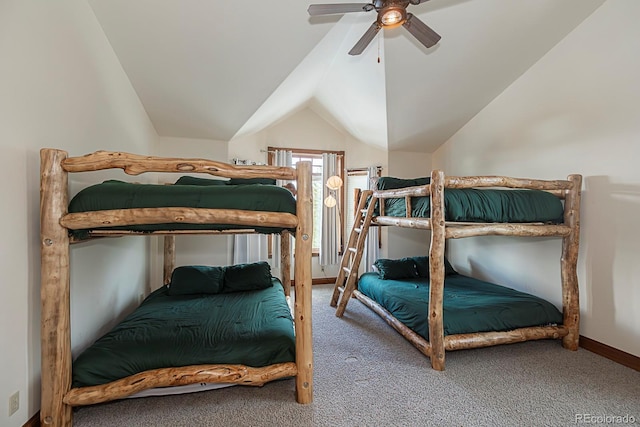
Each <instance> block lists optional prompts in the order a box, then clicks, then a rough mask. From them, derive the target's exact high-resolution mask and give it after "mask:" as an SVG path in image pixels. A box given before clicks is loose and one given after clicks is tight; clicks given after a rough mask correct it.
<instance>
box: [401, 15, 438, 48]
mask: <svg viewBox="0 0 640 427" xmlns="http://www.w3.org/2000/svg"><path fill="white" fill-rule="evenodd" d="M402 26H403V27H405V28H406V29H407V31H409V32H410V33H411V34H412V35H413V36H414V37H415V38H416V39H418V41H419V42H420V43H422V44H423V45H425V46H426V47H431V46H433V45H435V44H436V43H438V41H439V40H440V38H441V37H440V35H439V34H438V33H436V32H435V31H433V30H432V29H431V28H429V27H428V26H427V24H425V23H424V22H422V21H421V20H419V19H418V18H416V17H415V16H414V15H413V13H407V20H406V21H405V23H404V24H402Z"/></svg>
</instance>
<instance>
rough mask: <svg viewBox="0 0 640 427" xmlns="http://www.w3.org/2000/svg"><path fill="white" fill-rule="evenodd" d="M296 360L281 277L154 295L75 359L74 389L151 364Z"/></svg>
mask: <svg viewBox="0 0 640 427" xmlns="http://www.w3.org/2000/svg"><path fill="white" fill-rule="evenodd" d="M294 361H295V337H294V328H293V318H292V316H291V311H290V309H289V306H288V304H287V301H286V298H285V295H284V290H283V288H282V285H281V284H280V281H279V280H278V279H276V278H272V286H271V287H269V288H267V289H263V290H258V291H244V292H230V293H223V294H213V295H180V296H175V295H174V296H171V295H168V294H167V287H166V286H163V287H162V288H160V289H158V290H156V291H155V292H153V293H151V294H150V295H149V296H148V297H147V298H146V299H145V300H144V301H143V302H142V304H141V305H140V306H139V307H138V308H136V309H135V310H134V312H133V313H131V314H130V315H129V316H127V317H126V318H125V319H124V320H123V321H122V322H121V323H119V324H118V325H117V326H116V327H114V328H113V329H112V330H111V331H110V332H108V333H107V334H105V335H104V336H102V337H101V338H100V339H98V340H97V341H96V342H95V343H93V344H92V345H91V346H90V347H89V348H87V349H86V350H85V351H83V352H82V353H81V354H80V355H79V356H78V357H77V358H76V359H75V360H74V362H73V368H72V369H73V376H72V381H73V387H83V386H91V385H99V384H106V383H108V382H111V381H114V380H117V379H120V378H124V377H127V376H130V375H133V374H136V373H139V372H143V371H146V370H149V369H157V368H166V367H179V366H188V365H200V364H242V365H246V366H252V367H262V366H268V365H271V364H276V363H284V362H294Z"/></svg>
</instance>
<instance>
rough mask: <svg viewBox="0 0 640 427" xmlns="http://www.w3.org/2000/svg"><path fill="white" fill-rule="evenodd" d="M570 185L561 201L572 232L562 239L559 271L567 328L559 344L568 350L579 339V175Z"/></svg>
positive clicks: (573, 348) (565, 218) (566, 220)
mask: <svg viewBox="0 0 640 427" xmlns="http://www.w3.org/2000/svg"><path fill="white" fill-rule="evenodd" d="M568 179H569V181H570V182H571V184H572V187H571V188H570V190H569V191H568V192H567V196H566V199H565V202H564V223H565V224H566V225H568V226H569V227H570V228H571V234H569V235H567V236H565V237H564V238H563V239H562V256H561V258H560V273H561V278H562V316H563V324H564V326H565V327H566V328H567V330H568V331H569V333H568V334H567V336H565V337H564V338H563V339H562V345H563V347H564V348H567V349H569V350H577V349H578V340H579V338H580V332H579V329H580V302H579V301H580V296H579V294H580V291H579V288H578V271H577V270H578V247H579V245H580V196H581V192H582V176H581V175H575V174H574V175H569V177H568Z"/></svg>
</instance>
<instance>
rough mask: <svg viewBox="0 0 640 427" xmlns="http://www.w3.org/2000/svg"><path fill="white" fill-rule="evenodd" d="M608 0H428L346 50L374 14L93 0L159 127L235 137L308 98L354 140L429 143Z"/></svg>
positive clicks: (249, 4)
mask: <svg viewBox="0 0 640 427" xmlns="http://www.w3.org/2000/svg"><path fill="white" fill-rule="evenodd" d="M604 1H605V0H518V1H508V0H430V1H427V2H426V3H423V4H420V5H410V6H409V11H410V12H412V13H413V14H414V15H416V16H417V17H418V18H420V19H421V20H422V21H423V22H425V23H426V24H427V25H429V26H430V27H431V28H433V29H434V30H435V31H436V32H437V33H438V34H440V35H441V36H442V39H441V40H440V42H439V43H438V44H437V45H436V46H434V47H432V48H430V49H427V48H425V47H424V46H422V45H421V44H420V43H418V42H417V41H416V40H415V39H414V38H413V37H412V36H411V35H410V34H409V33H408V32H407V31H406V30H405V29H404V28H402V27H400V28H395V29H392V30H384V31H380V33H379V35H378V36H377V37H376V39H374V41H373V42H372V43H371V44H370V45H369V46H368V47H367V49H366V50H365V51H364V52H363V54H362V55H359V56H350V55H348V54H347V52H348V51H349V50H350V49H351V47H352V46H353V45H354V44H355V43H356V41H357V40H358V39H359V38H360V37H361V36H362V34H363V33H364V32H365V31H366V29H367V28H368V27H369V26H370V25H371V23H372V22H373V21H374V20H375V12H361V13H348V14H345V15H344V16H342V15H331V16H322V17H310V16H309V15H308V13H307V7H308V5H309V4H310V3H340V2H341V1H340V0H329V1H327V2H323V1H319V0H312V1H308V2H303V1H300V0H270V1H264V0H263V1H222V0H181V1H173V0H89V4H90V5H91V7H92V8H93V10H94V12H95V15H96V17H97V19H98V21H99V22H100V24H101V25H102V27H103V29H104V32H105V34H106V35H107V37H108V39H109V41H110V43H111V45H112V46H113V49H114V51H115V53H116V55H117V56H118V58H119V60H120V62H121V64H122V66H123V68H124V70H125V72H126V73H127V75H128V76H129V79H130V80H131V83H132V85H133V87H134V88H135V90H136V91H137V93H138V96H139V97H140V99H141V101H142V103H143V105H144V107H145V109H146V111H147V113H148V114H149V117H150V118H151V121H152V122H153V124H154V126H155V128H156V130H157V132H158V134H159V135H161V136H172V137H185V138H202V139H212V140H219V141H232V143H233V140H234V139H237V138H238V137H239V136H241V135H246V134H251V133H253V132H257V131H260V130H262V129H264V128H266V127H268V126H270V125H271V124H274V123H276V122H279V121H281V120H283V119H285V118H286V117H288V116H290V115H291V114H293V113H295V112H297V111H299V110H300V109H302V108H310V109H312V110H314V111H316V112H317V113H318V114H319V115H321V116H322V117H323V118H325V119H326V120H327V121H329V122H330V123H332V124H333V125H334V126H336V127H338V128H340V129H342V130H344V131H346V132H348V133H350V134H352V135H353V136H354V137H355V138H358V139H360V140H362V141H363V142H366V143H369V144H374V145H377V146H380V147H383V148H387V149H389V150H392V151H393V150H402V151H415V152H425V153H430V152H433V151H434V150H435V149H437V148H438V147H439V146H440V145H441V144H442V143H444V142H446V141H447V139H448V138H449V137H450V136H451V135H453V134H454V133H455V132H456V131H457V130H458V129H460V128H461V127H462V126H463V125H464V124H465V123H466V122H467V121H469V120H470V119H471V118H472V117H473V116H474V115H475V114H477V113H478V112H479V111H480V110H481V109H482V108H484V106H486V105H487V104H488V103H489V102H491V100H493V99H494V98H495V97H496V96H498V95H499V94H500V93H501V92H502V91H503V90H504V89H505V88H506V87H507V86H509V85H510V84H512V83H513V82H514V81H515V80H516V79H517V78H518V77H519V76H520V75H521V74H522V73H524V72H525V71H526V70H527V69H528V68H529V67H531V66H532V65H533V64H534V63H535V62H536V61H537V60H538V59H539V58H540V57H542V56H543V55H544V54H545V53H546V52H547V51H548V50H549V49H551V48H552V47H553V46H554V45H555V44H557V43H558V42H559V41H560V40H561V39H562V38H563V37H564V36H566V35H567V34H568V33H569V32H571V31H572V30H573V29H574V28H575V27H576V26H578V25H579V24H580V23H581V22H582V21H583V20H584V19H585V18H586V17H587V16H589V14H591V13H592V12H593V11H594V10H595V9H596V8H598V7H599V6H600V5H601V4H602V3H603V2H604Z"/></svg>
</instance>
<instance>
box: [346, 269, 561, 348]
mask: <svg viewBox="0 0 640 427" xmlns="http://www.w3.org/2000/svg"><path fill="white" fill-rule="evenodd" d="M358 290H359V291H360V292H362V293H363V294H365V295H366V296H368V297H369V298H371V299H372V300H374V301H376V302H377V303H379V304H380V305H382V306H383V307H384V308H385V309H387V310H388V311H389V312H390V313H391V314H392V315H393V316H394V317H395V318H397V319H398V320H399V321H401V322H402V323H403V324H405V325H406V326H407V327H409V328H410V329H412V330H413V331H414V332H416V333H417V334H419V335H420V336H422V337H423V338H425V339H427V340H428V339H429V323H428V320H427V317H428V312H429V309H428V305H429V279H428V278H416V279H402V280H390V279H386V280H382V279H380V278H379V276H378V274H377V273H365V274H363V275H362V276H361V277H360V279H359V282H358ZM443 323H444V334H445V335H453V334H462V333H474V332H490V331H508V330H512V329H516V328H524V327H529V326H541V325H547V324H561V323H562V314H561V313H560V311H558V309H557V308H556V307H555V306H554V305H553V304H551V303H549V302H548V301H545V300H544V299H542V298H539V297H536V296H534V295H530V294H527V293H524V292H520V291H517V290H515V289H511V288H507V287H504V286H500V285H496V284H493V283H489V282H485V281H482V280H478V279H474V278H472V277H468V276H464V275H462V274H452V275H448V276H446V278H445V286H444V301H443Z"/></svg>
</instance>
